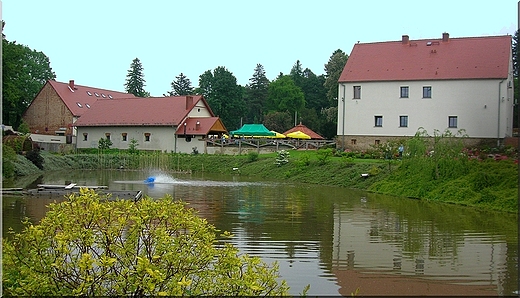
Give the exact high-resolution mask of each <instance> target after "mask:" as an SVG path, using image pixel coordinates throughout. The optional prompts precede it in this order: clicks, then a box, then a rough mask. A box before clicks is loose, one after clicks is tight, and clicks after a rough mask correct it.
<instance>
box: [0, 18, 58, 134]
mask: <svg viewBox="0 0 520 298" xmlns="http://www.w3.org/2000/svg"><path fill="white" fill-rule="evenodd" d="M4 24H5V23H4V22H2V30H3V25H4ZM2 37H3V38H2V118H3V119H2V121H3V123H4V124H7V125H11V126H13V127H14V129H18V126H19V125H20V124H21V121H22V115H23V113H24V112H25V110H27V107H29V105H30V103H31V102H32V100H33V99H34V98H35V97H36V95H37V94H38V92H39V91H40V89H41V88H42V87H43V85H44V84H45V83H46V82H47V81H48V80H53V79H55V78H56V74H55V73H54V72H53V71H52V69H51V67H50V61H49V58H48V57H47V56H46V55H45V54H44V53H43V52H38V51H36V50H31V49H30V48H29V47H27V46H24V45H19V44H17V43H16V41H13V42H10V41H7V40H6V39H5V36H4V35H3V31H2Z"/></svg>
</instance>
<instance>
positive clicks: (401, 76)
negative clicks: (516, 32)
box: [339, 35, 511, 82]
mask: <svg viewBox="0 0 520 298" xmlns="http://www.w3.org/2000/svg"><path fill="white" fill-rule="evenodd" d="M510 59H511V36H508V35H507V36H489V37H467V38H448V39H447V41H443V39H423V40H409V41H408V42H406V43H403V41H390V42H376V43H360V44H356V45H354V48H353V49H352V52H351V54H350V56H349V58H348V60H347V63H346V65H345V67H344V69H343V72H342V73H341V76H340V78H339V82H364V81H411V80H450V79H501V78H507V76H508V71H509V61H510Z"/></svg>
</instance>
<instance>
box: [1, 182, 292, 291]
mask: <svg viewBox="0 0 520 298" xmlns="http://www.w3.org/2000/svg"><path fill="white" fill-rule="evenodd" d="M186 205H187V204H186V203H184V202H181V201H174V200H173V199H172V198H171V197H170V196H166V197H165V198H162V199H158V200H155V199H152V198H149V197H145V198H143V199H141V200H139V201H137V202H134V201H131V200H104V199H103V198H100V196H99V194H97V193H96V192H95V191H94V190H91V189H86V188H81V189H80V191H79V194H72V195H70V196H69V197H68V199H67V200H66V201H64V202H61V203H52V204H50V206H49V211H48V212H47V214H46V216H45V217H44V218H43V219H42V220H41V222H40V224H39V225H35V226H33V225H31V224H30V223H28V222H26V224H27V226H26V228H25V229H24V230H23V231H22V232H21V233H20V234H16V235H13V237H12V240H9V239H6V238H4V243H3V248H2V253H3V262H4V263H3V268H4V271H3V276H2V283H3V290H4V295H6V296H47V295H48V296H76V295H78V296H138V297H143V296H165V295H167V296H184V295H194V296H195V295H197V296H239V295H240V296H243V295H247V296H267V295H269V296H271V295H273V296H275V295H287V294H288V287H287V285H286V282H285V281H277V278H278V276H279V274H278V265H277V264H276V263H275V264H274V265H272V266H270V265H268V264H266V263H264V262H262V260H261V259H260V258H258V257H251V256H249V255H247V254H244V255H239V254H238V249H237V248H236V247H234V246H233V245H232V244H231V243H229V242H228V241H219V240H218V239H217V237H216V233H217V232H218V230H217V229H216V228H215V227H214V226H212V225H210V224H209V223H208V222H207V221H206V220H205V219H203V218H201V217H199V216H198V215H197V213H196V211H194V210H193V209H188V208H187V206H186ZM221 236H222V237H223V238H229V237H231V235H230V234H229V233H227V232H224V233H223V235H221Z"/></svg>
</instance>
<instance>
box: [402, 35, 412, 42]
mask: <svg viewBox="0 0 520 298" xmlns="http://www.w3.org/2000/svg"><path fill="white" fill-rule="evenodd" d="M401 41H402V42H403V44H408V42H409V41H410V37H409V36H408V35H403V38H402V40H401Z"/></svg>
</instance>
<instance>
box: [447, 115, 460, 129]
mask: <svg viewBox="0 0 520 298" xmlns="http://www.w3.org/2000/svg"><path fill="white" fill-rule="evenodd" d="M453 121H455V123H454V124H455V125H453ZM458 126H459V117H458V116H448V128H458Z"/></svg>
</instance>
